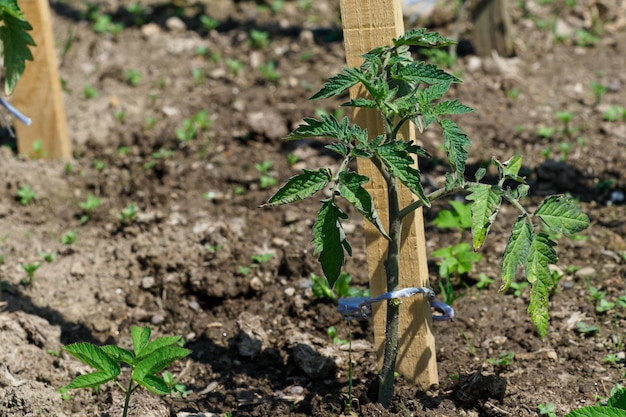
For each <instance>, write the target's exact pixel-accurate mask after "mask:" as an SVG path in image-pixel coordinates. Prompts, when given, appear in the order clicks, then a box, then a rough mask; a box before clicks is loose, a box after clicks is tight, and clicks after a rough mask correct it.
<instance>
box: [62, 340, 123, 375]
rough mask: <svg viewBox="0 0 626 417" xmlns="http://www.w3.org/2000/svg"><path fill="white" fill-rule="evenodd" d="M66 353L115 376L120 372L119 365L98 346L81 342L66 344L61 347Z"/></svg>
mask: <svg viewBox="0 0 626 417" xmlns="http://www.w3.org/2000/svg"><path fill="white" fill-rule="evenodd" d="M63 350H65V351H66V352H67V353H69V354H70V355H72V356H74V357H75V358H76V359H78V360H79V361H81V362H83V363H85V364H87V365H89V366H91V367H92V368H95V369H97V370H98V371H101V372H103V373H104V374H106V375H108V376H110V377H112V378H115V377H116V376H118V375H119V374H120V366H119V365H118V364H117V362H115V361H114V360H113V359H112V358H111V357H109V355H107V354H106V353H105V352H104V351H103V350H102V349H100V348H99V347H98V346H96V345H93V344H91V343H86V342H81V343H73V344H71V345H67V346H65V347H64V348H63Z"/></svg>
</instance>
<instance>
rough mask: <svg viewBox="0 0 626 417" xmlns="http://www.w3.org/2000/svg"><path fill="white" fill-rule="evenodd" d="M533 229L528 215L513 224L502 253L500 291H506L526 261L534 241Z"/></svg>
mask: <svg viewBox="0 0 626 417" xmlns="http://www.w3.org/2000/svg"><path fill="white" fill-rule="evenodd" d="M532 236H533V230H532V227H531V225H530V224H528V222H527V221H526V217H524V216H521V217H518V218H517V220H516V221H515V223H514V224H513V230H512V231H511V236H510V237H509V241H508V242H507V244H506V249H505V250H504V254H503V255H502V262H501V277H502V287H501V288H500V291H505V290H506V289H507V288H509V285H511V282H512V281H513V280H514V279H515V275H516V274H517V268H518V267H519V266H520V265H524V264H525V263H526V256H527V255H528V250H529V248H530V244H531V241H532Z"/></svg>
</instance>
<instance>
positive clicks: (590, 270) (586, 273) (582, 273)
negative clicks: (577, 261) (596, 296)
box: [575, 266, 596, 278]
mask: <svg viewBox="0 0 626 417" xmlns="http://www.w3.org/2000/svg"><path fill="white" fill-rule="evenodd" d="M575 275H576V277H578V278H587V277H592V276H594V275H596V270H595V268H594V267H592V266H585V267H583V268H580V269H579V270H578V271H576V274H575Z"/></svg>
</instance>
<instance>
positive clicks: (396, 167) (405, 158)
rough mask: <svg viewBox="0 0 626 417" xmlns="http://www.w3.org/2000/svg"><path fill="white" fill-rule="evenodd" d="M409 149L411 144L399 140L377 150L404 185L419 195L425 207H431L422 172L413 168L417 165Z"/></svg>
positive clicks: (384, 162)
mask: <svg viewBox="0 0 626 417" xmlns="http://www.w3.org/2000/svg"><path fill="white" fill-rule="evenodd" d="M408 149H411V144H409V143H408V142H404V141H402V140H397V141H394V142H387V143H384V144H382V145H381V146H379V147H378V149H376V154H377V155H378V157H379V158H380V160H381V161H382V162H383V164H385V166H386V167H387V168H388V169H389V171H390V172H391V173H392V174H393V175H394V176H396V177H397V178H398V179H399V180H400V181H401V182H402V184H404V185H405V186H407V187H408V188H409V189H410V190H411V191H412V192H413V193H414V194H415V195H417V196H418V197H419V198H420V200H422V201H423V202H424V205H425V206H427V207H430V201H429V200H428V197H426V193H424V188H423V187H422V183H421V180H420V172H419V171H418V170H417V169H415V168H413V166H412V165H413V164H415V160H414V159H413V157H412V156H411V154H410V153H409V152H408Z"/></svg>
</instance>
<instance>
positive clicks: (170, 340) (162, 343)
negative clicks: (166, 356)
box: [136, 336, 182, 361]
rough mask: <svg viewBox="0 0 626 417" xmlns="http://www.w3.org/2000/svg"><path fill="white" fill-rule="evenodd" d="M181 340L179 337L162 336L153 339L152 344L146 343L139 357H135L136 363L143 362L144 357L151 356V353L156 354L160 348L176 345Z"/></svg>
mask: <svg viewBox="0 0 626 417" xmlns="http://www.w3.org/2000/svg"><path fill="white" fill-rule="evenodd" d="M181 339H182V338H181V337H180V336H163V337H159V338H157V339H154V340H153V341H152V342H150V343H148V345H147V346H146V347H145V348H143V350H142V351H141V355H136V357H137V361H141V360H143V358H144V357H146V356H148V355H151V354H152V353H153V352H156V351H157V350H159V349H161V348H164V347H168V346H174V345H178V344H179V343H180V341H181Z"/></svg>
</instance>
